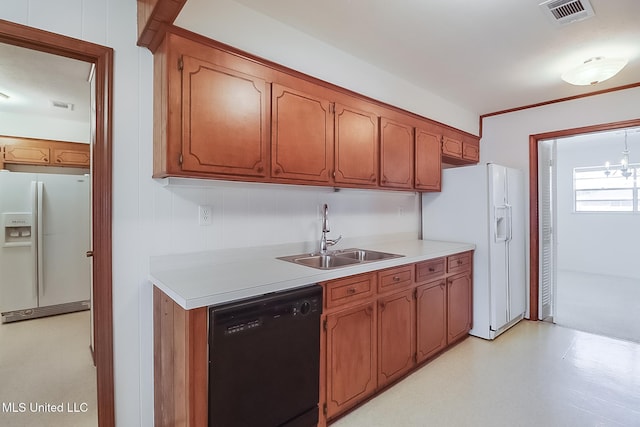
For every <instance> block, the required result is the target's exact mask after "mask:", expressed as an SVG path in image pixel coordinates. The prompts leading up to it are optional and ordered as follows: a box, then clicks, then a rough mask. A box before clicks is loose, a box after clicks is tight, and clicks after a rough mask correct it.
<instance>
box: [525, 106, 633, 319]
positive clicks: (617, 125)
mask: <svg viewBox="0 0 640 427" xmlns="http://www.w3.org/2000/svg"><path fill="white" fill-rule="evenodd" d="M634 126H640V118H638V119H634V120H626V121H622V122H613V123H603V124H599V125H593V126H585V127H580V128H573V129H565V130H559V131H553V132H546V133H540V134H536V135H529V242H530V245H529V319H530V320H538V312H539V309H540V307H539V304H538V293H539V282H538V280H539V268H540V259H539V251H540V241H539V239H538V235H539V226H540V225H539V221H538V214H539V209H538V203H539V201H538V141H540V140H543V139H554V138H564V137H568V136H574V135H580V134H584V133H593V132H602V131H606V130H614V129H622V128H626V127H634Z"/></svg>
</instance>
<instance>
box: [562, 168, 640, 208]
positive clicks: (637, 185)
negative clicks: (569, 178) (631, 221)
mask: <svg viewBox="0 0 640 427" xmlns="http://www.w3.org/2000/svg"><path fill="white" fill-rule="evenodd" d="M629 170H630V171H631V176H630V177H628V178H624V177H622V176H621V174H620V170H619V169H615V168H611V169H609V171H610V172H611V174H610V175H609V176H607V175H606V173H605V172H606V171H607V168H606V167H605V166H589V167H575V168H573V212H574V213H599V214H621V213H622V214H629V213H635V214H637V213H640V163H632V164H630V165H629ZM594 172H595V173H597V174H602V178H599V177H598V178H587V177H585V178H580V177H579V175H580V173H589V174H591V175H593V173H594ZM590 180H591V181H592V182H593V183H594V184H595V185H593V186H592V187H591V186H589V185H588V184H589V181H590ZM623 180H624V181H623ZM579 181H582V182H579ZM606 182H610V183H611V184H612V185H611V186H602V184H603V183H606ZM616 183H622V184H623V185H621V186H615V184H616ZM585 184H587V185H585ZM590 191H591V192H601V191H602V192H603V193H604V192H605V191H628V192H630V193H631V199H629V198H604V197H603V198H602V199H598V198H593V199H590V200H589V199H586V200H585V199H582V200H580V197H579V194H580V193H581V192H590ZM628 200H631V209H625V210H620V209H616V203H621V202H627V201H628ZM581 201H593V202H602V203H607V202H609V203H610V205H609V209H607V208H606V205H603V208H602V209H589V208H588V207H586V206H580V202H581ZM618 206H619V205H618Z"/></svg>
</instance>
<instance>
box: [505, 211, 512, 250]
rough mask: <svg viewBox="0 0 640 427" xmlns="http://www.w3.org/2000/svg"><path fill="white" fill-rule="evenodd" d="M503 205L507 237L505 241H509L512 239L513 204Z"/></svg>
mask: <svg viewBox="0 0 640 427" xmlns="http://www.w3.org/2000/svg"><path fill="white" fill-rule="evenodd" d="M505 207H506V208H507V215H506V217H507V238H506V239H505V241H507V242H510V241H511V239H513V221H512V218H513V206H511V205H510V204H506V205H505Z"/></svg>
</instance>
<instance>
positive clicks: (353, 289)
mask: <svg viewBox="0 0 640 427" xmlns="http://www.w3.org/2000/svg"><path fill="white" fill-rule="evenodd" d="M347 293H348V294H349V295H353V294H355V293H356V288H349V289H347Z"/></svg>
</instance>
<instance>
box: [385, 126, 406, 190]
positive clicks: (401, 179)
mask: <svg viewBox="0 0 640 427" xmlns="http://www.w3.org/2000/svg"><path fill="white" fill-rule="evenodd" d="M413 169H414V166H413V127H411V126H409V125H406V124H403V123H399V122H396V121H394V120H390V119H387V118H386V117H381V118H380V186H382V187H391V188H401V189H411V188H413Z"/></svg>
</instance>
